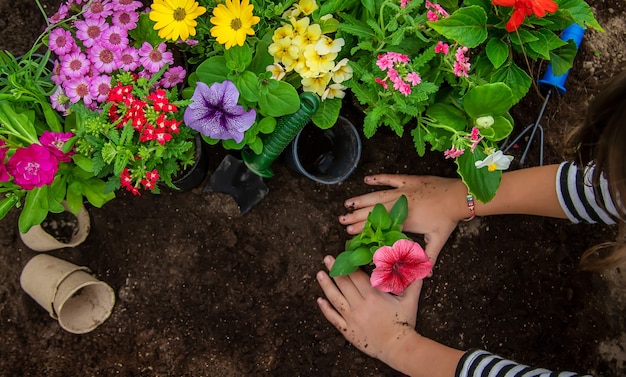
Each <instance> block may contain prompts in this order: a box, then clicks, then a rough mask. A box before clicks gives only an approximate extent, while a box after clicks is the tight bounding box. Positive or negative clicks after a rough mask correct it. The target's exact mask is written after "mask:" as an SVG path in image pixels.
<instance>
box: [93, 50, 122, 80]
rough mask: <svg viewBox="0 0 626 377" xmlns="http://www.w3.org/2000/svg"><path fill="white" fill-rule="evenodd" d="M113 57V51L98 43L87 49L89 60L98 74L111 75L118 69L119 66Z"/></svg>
mask: <svg viewBox="0 0 626 377" xmlns="http://www.w3.org/2000/svg"><path fill="white" fill-rule="evenodd" d="M115 57H116V52H115V50H113V49H111V48H109V47H107V46H105V45H103V44H100V43H96V44H94V45H93V47H92V48H91V49H89V60H90V61H91V63H92V64H93V67H94V68H95V69H96V70H97V71H98V73H111V72H113V71H114V70H116V69H118V68H119V66H118V63H117V60H116V59H115Z"/></svg>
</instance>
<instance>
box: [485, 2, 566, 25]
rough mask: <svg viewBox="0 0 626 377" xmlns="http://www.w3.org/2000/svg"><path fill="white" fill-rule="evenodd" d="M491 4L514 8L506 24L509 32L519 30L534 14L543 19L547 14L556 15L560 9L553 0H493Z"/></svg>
mask: <svg viewBox="0 0 626 377" xmlns="http://www.w3.org/2000/svg"><path fill="white" fill-rule="evenodd" d="M491 3H492V4H493V5H501V6H504V7H514V9H513V14H511V18H510V19H509V20H508V21H507V23H506V30H508V31H509V32H512V31H515V30H517V28H518V27H520V25H521V24H522V23H523V22H524V18H525V17H526V16H530V15H531V14H534V15H535V16H537V17H539V18H541V17H543V16H545V15H546V12H548V13H554V12H556V11H557V9H559V6H558V5H557V4H556V3H555V2H554V1H553V0H492V1H491Z"/></svg>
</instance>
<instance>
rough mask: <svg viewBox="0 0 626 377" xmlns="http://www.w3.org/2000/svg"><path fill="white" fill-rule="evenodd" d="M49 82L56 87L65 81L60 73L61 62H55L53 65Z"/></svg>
mask: <svg viewBox="0 0 626 377" xmlns="http://www.w3.org/2000/svg"><path fill="white" fill-rule="evenodd" d="M50 80H51V81H52V82H53V83H55V84H57V85H61V84H62V83H63V81H65V76H64V75H63V74H62V73H61V62H60V61H59V60H55V61H54V63H53V66H52V76H50Z"/></svg>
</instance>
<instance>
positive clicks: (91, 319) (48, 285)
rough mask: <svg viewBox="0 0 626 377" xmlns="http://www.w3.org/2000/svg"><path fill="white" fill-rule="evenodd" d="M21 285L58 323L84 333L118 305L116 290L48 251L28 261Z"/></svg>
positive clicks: (90, 329)
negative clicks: (116, 302)
mask: <svg viewBox="0 0 626 377" xmlns="http://www.w3.org/2000/svg"><path fill="white" fill-rule="evenodd" d="M20 285H21V286H22V289H23V290H24V291H25V292H26V293H28V295H29V296H30V297H32V298H33V299H34V300H35V301H37V303H38V304H39V305H41V306H42V307H43V308H44V309H46V310H47V311H48V313H49V314H50V316H51V317H52V318H54V319H58V321H59V325H60V326H61V327H62V328H63V329H64V330H67V331H69V332H71V333H74V334H84V333H86V332H89V331H92V330H93V329H95V328H96V327H98V326H99V325H100V324H102V323H103V322H104V321H105V320H106V319H107V318H108V317H109V316H110V315H111V312H112V310H113V306H114V305H115V292H114V291H113V289H112V288H111V287H110V286H109V285H107V284H106V283H104V282H102V281H100V280H98V279H96V278H95V277H93V276H92V275H91V274H89V269H88V268H87V267H81V266H77V265H75V264H72V263H70V262H67V261H64V260H62V259H59V258H55V257H53V256H50V255H48V254H39V255H37V256H35V257H33V258H32V259H31V260H29V261H28V263H27V264H26V266H25V267H24V269H23V270H22V274H21V275H20Z"/></svg>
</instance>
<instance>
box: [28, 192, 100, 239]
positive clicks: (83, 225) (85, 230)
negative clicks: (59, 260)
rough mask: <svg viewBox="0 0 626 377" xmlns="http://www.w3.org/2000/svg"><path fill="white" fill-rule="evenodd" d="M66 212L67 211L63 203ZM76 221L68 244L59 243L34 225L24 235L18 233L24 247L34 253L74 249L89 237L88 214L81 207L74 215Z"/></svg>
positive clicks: (89, 223)
mask: <svg viewBox="0 0 626 377" xmlns="http://www.w3.org/2000/svg"><path fill="white" fill-rule="evenodd" d="M63 206H64V207H65V210H66V211H69V210H68V208H67V206H66V205H65V203H63ZM76 219H77V220H78V227H77V229H76V231H75V232H74V234H73V235H72V238H71V239H70V240H69V242H67V243H65V242H61V241H59V240H58V239H56V238H54V237H53V236H52V235H50V234H49V233H47V232H46V231H45V230H44V229H43V228H42V227H41V225H35V226H33V227H32V228H30V230H29V231H28V232H26V233H21V232H20V238H21V239H22V242H24V245H26V246H28V248H30V249H32V250H35V251H50V250H57V249H62V248H64V247H75V246H78V245H80V244H81V243H83V242H84V241H85V240H86V239H87V236H88V235H89V229H90V227H91V222H90V218H89V212H87V209H86V208H85V207H84V206H83V207H81V209H80V211H79V212H78V214H76Z"/></svg>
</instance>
